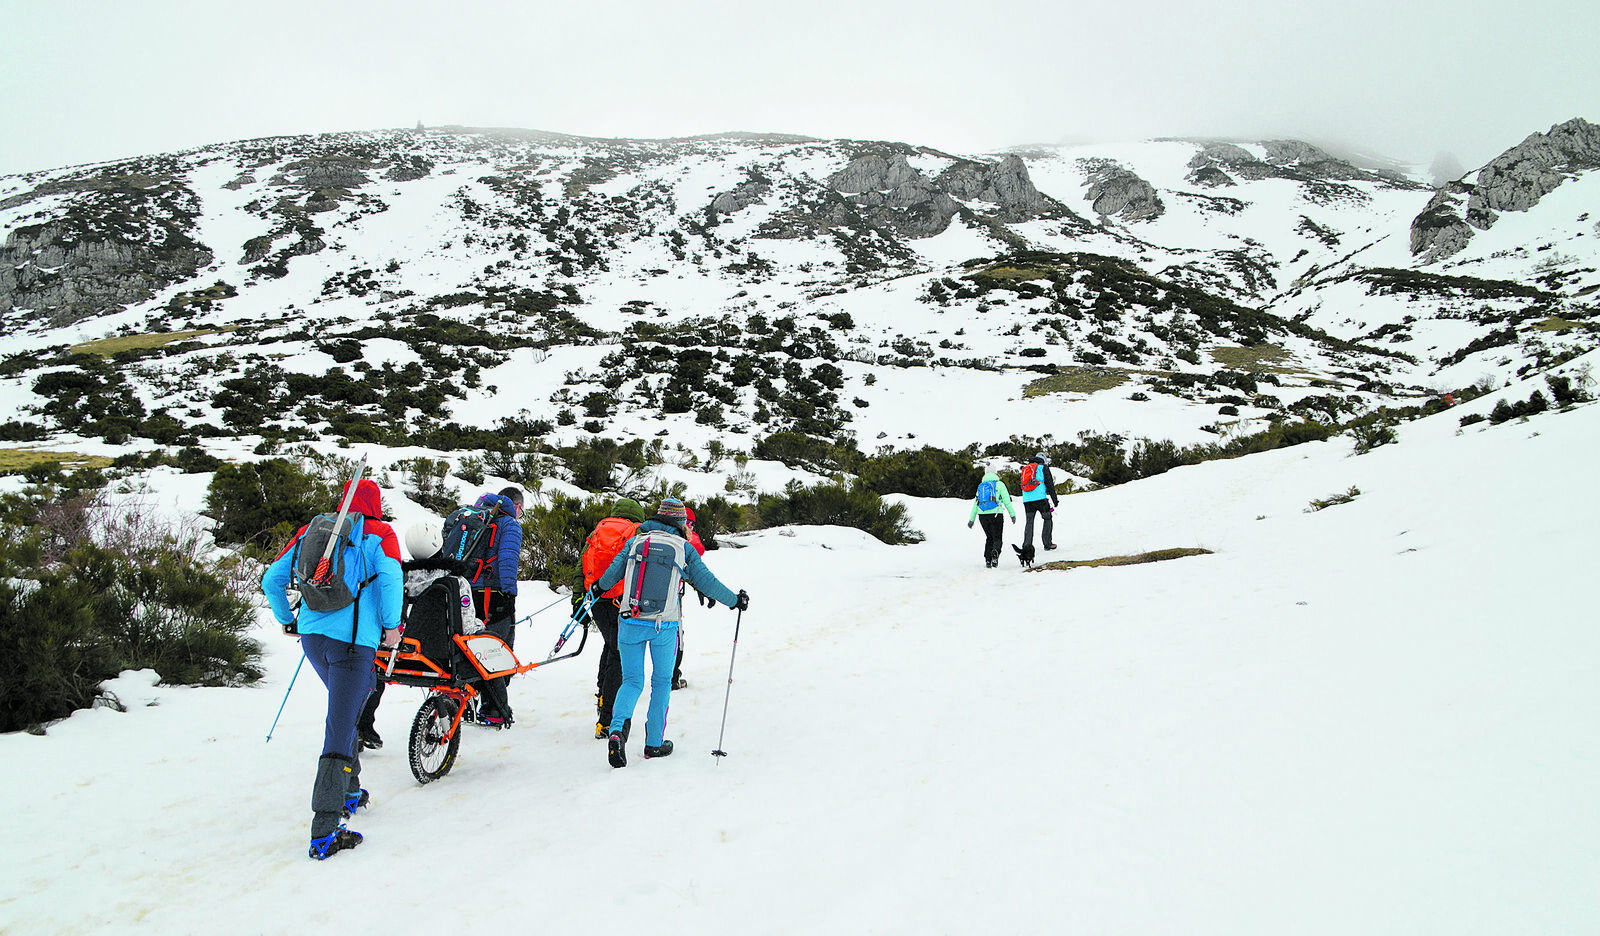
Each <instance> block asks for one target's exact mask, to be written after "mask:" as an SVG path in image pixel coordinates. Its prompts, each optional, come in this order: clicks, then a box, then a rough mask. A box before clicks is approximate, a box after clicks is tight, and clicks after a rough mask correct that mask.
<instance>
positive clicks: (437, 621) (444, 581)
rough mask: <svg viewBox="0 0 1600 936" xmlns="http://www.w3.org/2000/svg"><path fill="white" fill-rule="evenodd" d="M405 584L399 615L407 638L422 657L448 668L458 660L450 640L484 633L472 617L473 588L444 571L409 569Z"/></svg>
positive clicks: (480, 624) (452, 641)
mask: <svg viewBox="0 0 1600 936" xmlns="http://www.w3.org/2000/svg"><path fill="white" fill-rule="evenodd" d="M405 583H406V584H405V602H404V604H403V605H402V607H401V611H400V619H401V621H403V622H404V627H405V635H406V636H407V637H413V638H415V639H416V641H417V645H418V650H419V651H420V652H421V653H422V655H423V656H426V657H428V658H429V659H430V660H433V661H434V662H436V663H439V664H441V665H444V666H448V665H449V664H450V662H451V661H452V660H453V659H454V657H455V656H456V652H455V651H456V644H455V641H454V640H452V639H451V638H453V637H455V636H457V635H459V634H473V633H478V632H480V631H482V630H483V625H482V623H481V622H479V621H478V619H477V618H476V617H475V616H474V615H473V609H472V586H471V585H470V584H468V583H467V580H466V579H464V578H462V577H461V576H459V575H452V574H451V573H450V572H448V571H446V570H442V569H408V570H407V571H406V573H405Z"/></svg>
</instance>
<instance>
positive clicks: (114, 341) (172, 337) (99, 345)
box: [67, 328, 221, 357]
mask: <svg viewBox="0 0 1600 936" xmlns="http://www.w3.org/2000/svg"><path fill="white" fill-rule="evenodd" d="M219 330H221V329H215V328H196V329H192V330H190V331H175V332H155V333H152V334H149V335H114V336H112V337H110V338H98V339H96V340H94V341H85V342H84V343H82V344H75V345H73V346H72V347H71V348H69V349H67V350H68V353H69V354H98V355H100V356H101V357H111V356H112V355H113V354H117V353H119V352H122V351H142V350H144V349H146V348H159V347H161V346H162V345H165V344H171V343H172V342H174V341H186V340H188V339H190V338H198V337H200V336H201V335H212V334H216V333H217V332H218V331H219Z"/></svg>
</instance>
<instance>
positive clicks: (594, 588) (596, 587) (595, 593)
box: [588, 582, 605, 604]
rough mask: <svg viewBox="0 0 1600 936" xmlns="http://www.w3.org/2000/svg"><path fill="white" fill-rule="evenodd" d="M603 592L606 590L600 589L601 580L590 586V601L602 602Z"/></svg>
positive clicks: (592, 602) (593, 602) (591, 602)
mask: <svg viewBox="0 0 1600 936" xmlns="http://www.w3.org/2000/svg"><path fill="white" fill-rule="evenodd" d="M603 594H605V592H603V591H601V590H600V583H599V582H596V583H595V584H593V585H591V586H589V593H588V595H589V597H588V601H589V603H590V604H599V603H600V596H601V595H603Z"/></svg>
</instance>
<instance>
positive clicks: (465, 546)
mask: <svg viewBox="0 0 1600 936" xmlns="http://www.w3.org/2000/svg"><path fill="white" fill-rule="evenodd" d="M496 511H497V508H496V507H493V506H486V507H458V508H456V510H455V512H453V513H451V514H450V516H449V517H448V518H446V519H445V521H444V548H443V549H441V550H440V551H439V555H440V557H441V558H443V559H448V560H451V561H453V562H458V563H461V564H462V565H463V566H464V567H465V568H466V572H465V575H466V577H467V581H469V582H471V583H472V584H474V585H478V584H485V583H486V584H488V585H489V586H490V587H494V586H497V585H499V582H498V581H497V580H495V578H494V575H493V572H494V560H495V539H496V538H497V536H498V534H499V528H498V527H496V526H495V524H494V520H495V513H496ZM486 573H487V574H486Z"/></svg>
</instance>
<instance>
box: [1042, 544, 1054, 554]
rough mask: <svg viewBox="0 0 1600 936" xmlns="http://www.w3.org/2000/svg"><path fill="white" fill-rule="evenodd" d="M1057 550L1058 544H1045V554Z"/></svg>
mask: <svg viewBox="0 0 1600 936" xmlns="http://www.w3.org/2000/svg"><path fill="white" fill-rule="evenodd" d="M1055 548H1056V544H1054V543H1047V544H1045V547H1044V551H1045V552H1049V551H1050V550H1052V549H1055Z"/></svg>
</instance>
